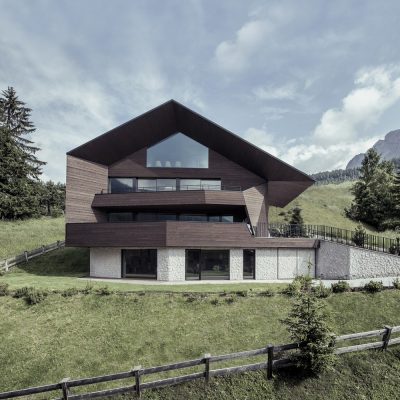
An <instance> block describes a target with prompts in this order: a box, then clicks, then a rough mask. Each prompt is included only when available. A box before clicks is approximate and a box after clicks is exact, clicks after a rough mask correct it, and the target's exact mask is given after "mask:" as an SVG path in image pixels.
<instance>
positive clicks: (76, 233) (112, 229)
mask: <svg viewBox="0 0 400 400" xmlns="http://www.w3.org/2000/svg"><path fill="white" fill-rule="evenodd" d="M66 233H67V235H66V245H67V246H75V247H153V248H154V247H186V248H207V247H209V248H260V247H261V248H268V247H270V248H314V247H317V246H318V243H319V242H318V240H314V239H307V238H283V239H282V238H256V237H254V236H252V235H251V234H250V232H249V230H248V228H247V225H246V224H244V223H212V222H184V221H158V222H132V223H130V222H127V223H82V224H71V223H69V224H67V227H66Z"/></svg>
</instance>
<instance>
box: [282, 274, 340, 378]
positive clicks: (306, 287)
mask: <svg viewBox="0 0 400 400" xmlns="http://www.w3.org/2000/svg"><path fill="white" fill-rule="evenodd" d="M328 321H329V315H328V313H327V311H326V308H325V305H324V303H322V301H321V300H320V299H319V298H318V297H317V296H316V294H315V293H314V291H313V290H312V284H311V279H303V280H302V287H301V290H300V291H299V293H298V294H297V295H296V297H295V300H294V302H293V305H292V309H291V311H290V312H289V315H288V316H287V318H285V319H283V320H282V322H283V323H284V324H285V325H286V327H287V329H288V331H289V334H290V337H291V339H292V340H294V341H296V342H300V343H302V344H303V346H301V347H300V350H299V352H298V353H296V354H295V355H294V356H293V359H294V361H295V362H296V364H297V366H298V367H300V368H302V369H304V370H305V371H306V372H308V373H312V374H316V375H318V374H320V373H321V372H324V371H326V370H328V369H330V368H331V367H332V365H333V364H334V362H335V356H334V354H333V344H334V335H333V334H332V332H331V330H330V328H329V324H328Z"/></svg>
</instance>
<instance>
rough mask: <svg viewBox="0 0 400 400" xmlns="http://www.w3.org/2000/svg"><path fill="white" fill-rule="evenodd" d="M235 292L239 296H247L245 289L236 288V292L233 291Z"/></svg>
mask: <svg viewBox="0 0 400 400" xmlns="http://www.w3.org/2000/svg"><path fill="white" fill-rule="evenodd" d="M235 294H236V295H237V296H239V297H247V296H248V292H247V290H238V291H237V292H235Z"/></svg>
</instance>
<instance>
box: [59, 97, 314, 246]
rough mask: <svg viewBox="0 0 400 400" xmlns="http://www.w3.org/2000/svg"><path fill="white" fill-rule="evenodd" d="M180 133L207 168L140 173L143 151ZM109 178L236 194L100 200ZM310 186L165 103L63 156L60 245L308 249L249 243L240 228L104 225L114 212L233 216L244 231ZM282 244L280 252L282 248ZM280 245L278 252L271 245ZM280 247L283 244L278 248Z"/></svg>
mask: <svg viewBox="0 0 400 400" xmlns="http://www.w3.org/2000/svg"><path fill="white" fill-rule="evenodd" d="M176 132H181V133H183V134H184V135H186V136H188V137H190V138H192V139H193V140H195V141H197V142H199V143H201V144H203V145H204V146H206V147H207V148H208V149H209V150H208V168H155V167H153V168H151V167H146V151H147V149H148V148H149V147H151V146H153V145H154V144H155V143H158V142H159V141H161V140H163V139H165V138H166V137H168V136H170V135H172V134H174V133H176ZM110 177H119V178H123V177H132V178H146V179H148V178H181V179H218V180H220V181H221V184H222V186H223V187H235V188H236V190H234V191H229V190H221V191H214V190H195V191H169V192H166V191H164V192H154V193H153V192H151V193H140V192H132V193H124V194H115V193H110V194H101V193H102V192H107V188H108V179H109V178H110ZM312 183H313V181H312V179H311V178H309V177H308V176H307V175H305V174H303V173H302V172H300V171H298V170H296V169H294V168H292V167H290V166H289V165H287V164H285V163H284V162H282V161H280V160H278V159H276V158H275V157H273V156H271V155H269V154H268V153H265V152H264V151H262V150H261V149H258V148H257V147H255V146H253V145H252V144H250V143H248V142H246V141H244V140H243V139H241V138H240V137H238V136H236V135H234V134H232V133H231V132H228V131H226V130H225V129H223V128H221V127H220V126H218V125H216V124H214V123H213V122H211V121H209V120H207V119H205V118H204V117H201V116H200V115H198V114H196V113H194V112H193V111H191V110H189V109H187V108H186V107H184V106H182V105H180V104H179V103H176V102H174V101H170V102H168V103H166V104H164V105H162V106H160V107H157V108H156V109H154V110H152V111H150V112H148V113H146V114H143V115H142V116H140V117H138V118H135V119H134V120H132V121H129V122H127V123H126V124H123V125H121V126H119V127H117V128H115V129H113V130H112V131H110V132H108V133H106V134H104V135H102V136H99V137H98V138H96V139H94V140H92V141H90V142H88V143H86V144H84V145H82V146H80V147H78V148H76V149H74V150H72V151H70V152H69V153H68V155H67V190H66V221H67V228H66V243H67V245H69V246H87V247H92V246H93V247H97V246H105V247H107V246H111V247H113V246H128V247H140V246H147V247H157V246H172V247H181V246H189V247H202V246H206V247H209V246H215V247H227V246H228V247H247V246H251V247H269V246H270V245H272V244H274V245H275V247H276V246H278V247H281V246H282V247H291V246H292V245H293V244H294V243H296V246H297V247H302V246H304V247H312V246H314V245H315V243H314V241H309V240H305V241H304V240H303V239H302V240H297V241H294V240H288V239H284V240H283V241H282V240H278V241H277V240H274V239H268V243H267V241H266V239H262V238H255V237H253V236H252V235H251V232H250V231H249V229H248V227H247V225H246V224H245V223H241V224H236V223H232V224H227V223H211V222H207V223H194V222H183V221H168V222H148V223H147V222H146V223H144V222H133V223H119V224H118V223H117V224H116V223H107V213H108V212H111V211H115V210H129V211H132V212H136V211H139V210H160V211H166V210H172V211H174V212H179V211H182V212H183V211H185V212H190V211H192V212H199V211H206V212H207V211H210V212H211V211H212V212H219V213H220V214H221V215H223V213H229V212H235V211H238V212H240V213H241V214H243V215H247V218H248V223H249V224H250V225H257V224H258V223H260V222H262V223H266V222H268V207H269V206H270V205H275V206H284V205H286V204H287V203H288V202H290V201H291V200H292V199H293V198H295V197H296V196H297V195H298V194H300V193H301V192H302V191H304V190H305V189H306V188H307V187H308V186H310V185H311V184H312ZM283 242H285V243H286V244H284V243H283ZM279 243H281V244H279ZM282 243H283V244H282Z"/></svg>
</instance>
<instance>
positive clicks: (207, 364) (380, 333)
mask: <svg viewBox="0 0 400 400" xmlns="http://www.w3.org/2000/svg"><path fill="white" fill-rule="evenodd" d="M396 333H400V326H395V327H392V326H385V327H384V328H383V329H378V330H374V331H368V332H359V333H351V334H347V335H341V336H336V338H335V349H334V353H335V354H338V355H339V354H345V353H351V352H356V351H362V350H367V349H382V350H387V348H388V347H389V346H392V345H395V344H400V337H397V338H392V335H393V334H396ZM370 337H381V340H379V341H376V342H371V343H363V344H357V345H353V344H352V345H350V346H346V347H338V346H337V344H338V343H343V342H345V341H349V340H351V341H353V340H360V339H365V338H370ZM303 345H304V344H303V343H290V344H283V345H278V346H274V345H268V346H266V347H263V348H261V349H256V350H248V351H241V352H237V353H230V354H223V355H217V356H211V355H210V354H205V355H204V357H202V358H197V359H194V360H188V361H181V362H178V363H174V364H167V365H160V366H157V367H150V368H142V367H141V366H136V367H134V368H133V369H132V370H130V371H126V372H120V373H116V374H111V375H103V376H97V377H92V378H83V379H75V380H71V379H70V378H64V379H63V380H61V381H60V382H59V383H55V384H51V385H44V386H38V387H31V388H27V389H22V390H14V391H11V392H4V393H0V399H11V398H15V397H20V396H27V395H31V394H38V393H46V392H51V391H55V390H60V391H61V393H62V397H60V398H58V399H59V400H84V399H94V398H99V397H107V396H114V395H117V394H123V393H136V394H137V395H138V396H140V394H141V392H142V391H143V390H146V389H155V388H161V387H165V386H172V385H176V384H179V383H183V382H190V381H194V380H197V379H204V380H205V381H206V382H209V380H210V378H212V377H218V376H226V375H230V374H238V373H243V372H249V371H257V370H265V371H266V373H267V378H268V379H271V378H272V377H273V371H276V370H278V369H281V368H285V367H288V366H293V365H294V364H293V361H292V359H291V358H290V357H286V358H281V355H282V354H283V353H285V352H288V351H292V350H296V349H299V348H301V347H302V346H303ZM261 355H266V359H265V360H264V361H262V362H258V363H254V364H245V365H240V366H233V367H227V368H219V369H211V363H215V362H221V361H228V360H233V359H238V358H249V357H254V356H261ZM200 365H204V371H200V372H195V373H191V374H186V375H180V376H176V377H171V378H165V379H159V380H154V381H151V382H142V377H143V376H145V375H151V374H156V373H160V372H166V371H174V370H180V369H184V368H189V367H196V366H200ZM132 378H133V379H134V382H135V383H134V384H133V385H127V386H121V387H117V388H113V389H106V390H99V391H94V392H88V393H83V394H73V393H72V391H71V389H72V388H75V387H80V386H86V385H93V384H96V383H105V382H111V381H116V380H122V379H132Z"/></svg>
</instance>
